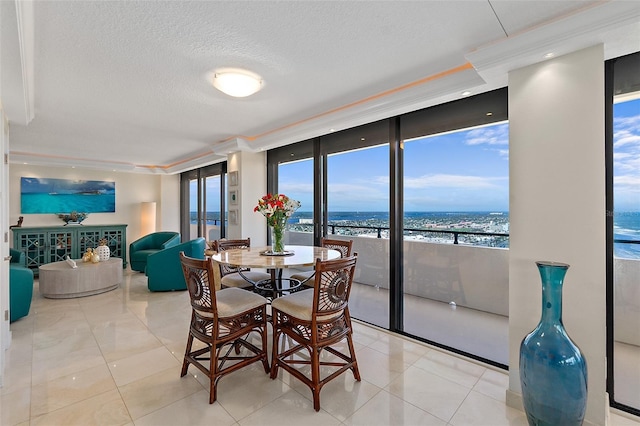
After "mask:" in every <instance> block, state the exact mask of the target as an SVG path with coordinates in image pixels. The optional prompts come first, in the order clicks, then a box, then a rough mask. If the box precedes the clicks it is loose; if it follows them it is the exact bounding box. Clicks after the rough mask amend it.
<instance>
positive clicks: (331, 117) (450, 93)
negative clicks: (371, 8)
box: [250, 64, 494, 150]
mask: <svg viewBox="0 0 640 426" xmlns="http://www.w3.org/2000/svg"><path fill="white" fill-rule="evenodd" d="M414 83H419V84H414ZM414 83H410V84H408V85H405V86H401V87H400V88H398V89H394V90H389V91H387V92H383V94H382V95H384V96H377V95H374V96H371V97H369V98H366V99H363V100H362V101H359V102H354V103H352V104H350V105H347V106H345V107H341V108H337V109H335V110H331V111H327V112H325V113H322V114H319V115H316V116H313V117H310V118H308V119H306V120H301V121H299V122H295V123H290V124H288V125H286V126H283V127H281V128H278V129H274V130H272V131H269V132H265V133H262V134H260V135H256V136H253V137H251V138H250V139H251V140H253V142H252V147H253V148H254V150H266V149H272V148H277V147H279V146H283V145H287V144H290V143H294V142H300V141H303V140H306V139H310V138H313V137H317V136H321V135H326V134H328V133H330V132H331V129H333V130H334V131H339V130H344V129H346V128H351V127H355V126H359V125H362V124H366V123H371V122H374V121H378V120H382V119H386V118H389V117H394V116H396V115H399V114H404V113H407V112H411V111H415V110H418V109H422V108H427V107H429V106H433V105H437V104H439V103H442V102H447V101H451V100H455V99H459V98H461V97H463V95H462V94H461V93H462V92H463V91H465V90H471V91H474V89H475V91H474V94H477V93H480V91H488V90H492V89H493V88H494V87H489V86H486V87H483V88H482V89H481V90H480V91H479V90H478V88H479V87H481V86H483V85H484V84H485V81H484V80H483V79H482V78H480V76H478V73H477V72H476V71H475V70H474V69H473V68H472V67H471V66H466V64H465V66H461V67H456V68H453V69H451V70H448V71H445V72H442V73H438V74H435V75H433V76H428V77H425V78H423V79H420V80H417V82H414ZM409 88H410V89H411V90H405V89H409ZM363 104H364V105H363ZM355 106H358V108H354V107H355Z"/></svg>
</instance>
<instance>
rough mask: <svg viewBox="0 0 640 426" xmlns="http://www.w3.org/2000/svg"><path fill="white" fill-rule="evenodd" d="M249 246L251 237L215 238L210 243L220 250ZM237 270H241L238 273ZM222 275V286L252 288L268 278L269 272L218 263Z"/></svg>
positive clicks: (213, 247)
mask: <svg viewBox="0 0 640 426" xmlns="http://www.w3.org/2000/svg"><path fill="white" fill-rule="evenodd" d="M249 247H251V238H246V239H238V240H226V239H224V240H216V241H214V242H213V244H212V245H211V248H212V250H214V251H217V252H221V251H225V250H232V249H248V248H249ZM239 271H242V275H240V273H239ZM220 274H221V276H222V281H221V282H222V287H223V288H227V287H238V288H244V289H249V290H253V289H254V284H253V283H257V282H260V281H263V280H270V279H271V278H272V277H271V274H270V273H268V272H261V271H252V270H251V269H249V268H242V269H240V268H235V267H232V266H228V265H222V264H221V265H220Z"/></svg>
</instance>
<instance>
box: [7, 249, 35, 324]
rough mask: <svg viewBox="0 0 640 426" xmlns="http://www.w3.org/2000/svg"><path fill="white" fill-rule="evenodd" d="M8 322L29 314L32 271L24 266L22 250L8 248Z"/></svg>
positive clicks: (31, 293)
mask: <svg viewBox="0 0 640 426" xmlns="http://www.w3.org/2000/svg"><path fill="white" fill-rule="evenodd" d="M9 254H10V255H11V262H9V311H10V312H11V315H10V318H9V322H14V321H16V320H18V319H20V318H22V317H26V316H27V315H29V310H30V309H31V299H32V297H33V271H32V270H31V269H29V268H27V267H26V266H25V255H24V253H23V252H21V251H18V250H14V249H9Z"/></svg>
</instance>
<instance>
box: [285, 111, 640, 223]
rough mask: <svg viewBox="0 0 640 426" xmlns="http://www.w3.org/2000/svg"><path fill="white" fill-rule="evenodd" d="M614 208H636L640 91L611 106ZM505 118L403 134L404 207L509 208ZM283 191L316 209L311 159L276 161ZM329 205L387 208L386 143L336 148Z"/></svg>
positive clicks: (639, 172) (638, 207) (343, 208)
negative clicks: (450, 130)
mask: <svg viewBox="0 0 640 426" xmlns="http://www.w3.org/2000/svg"><path fill="white" fill-rule="evenodd" d="M614 117H615V118H614V128H615V134H614V185H615V187H614V191H615V196H614V199H615V209H616V211H639V210H640V99H637V100H634V101H629V102H624V103H619V104H616V105H615V108H614ZM508 133H509V127H508V124H507V123H499V124H495V125H491V126H486V127H481V128H475V129H471V130H465V131H461V132H455V133H448V134H441V135H436V136H431V137H427V138H420V139H415V140H410V141H406V142H405V155H404V157H405V158H404V159H405V165H404V173H405V175H404V182H405V186H404V191H405V193H404V197H405V206H404V209H405V211H508V209H509V143H508V142H509V139H508V136H509V135H508ZM279 174H280V177H279V180H280V182H279V188H280V192H282V193H285V194H287V195H288V196H290V197H292V198H294V199H297V200H299V201H300V202H301V203H302V207H301V209H300V210H301V211H311V210H312V209H313V174H312V161H311V160H305V161H300V162H296V163H287V164H284V165H281V166H280V169H279ZM328 176H329V177H328V179H329V188H328V199H329V210H330V211H354V210H359V211H387V210H388V200H389V189H388V186H389V161H388V147H387V146H386V145H385V146H379V147H373V148H369V149H364V150H359V151H355V152H348V153H343V154H336V155H333V156H331V157H329V162H328Z"/></svg>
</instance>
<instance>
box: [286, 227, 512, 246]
mask: <svg viewBox="0 0 640 426" xmlns="http://www.w3.org/2000/svg"><path fill="white" fill-rule="evenodd" d="M313 226H314V225H313V224H312V223H295V224H291V225H289V229H291V230H293V231H299V230H300V229H298V228H299V227H301V228H311V227H313ZM328 227H329V230H330V232H329V233H330V234H331V235H354V234H350V233H348V232H342V233H341V232H339V231H340V230H341V229H366V230H371V231H374V232H372V234H375V235H376V238H385V235H384V234H385V233H388V231H389V228H388V227H384V226H368V225H336V224H331V223H330V224H328ZM336 229H337V230H338V232H336ZM430 234H433V235H436V236H440V235H444V236H449V237H453V244H459V243H460V236H477V237H480V238H481V239H483V240H485V242H486V244H480V245H485V246H488V247H508V244H506V243H508V239H509V234H506V233H502V232H482V231H462V230H445V229H432V228H404V236H405V238H406V237H411V236H420V235H423V236H424V235H426V236H429V235H430ZM440 242H444V239H443V241H440ZM463 243H464V241H463ZM473 243H477V241H476V242H473ZM505 244H506V245H505Z"/></svg>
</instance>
